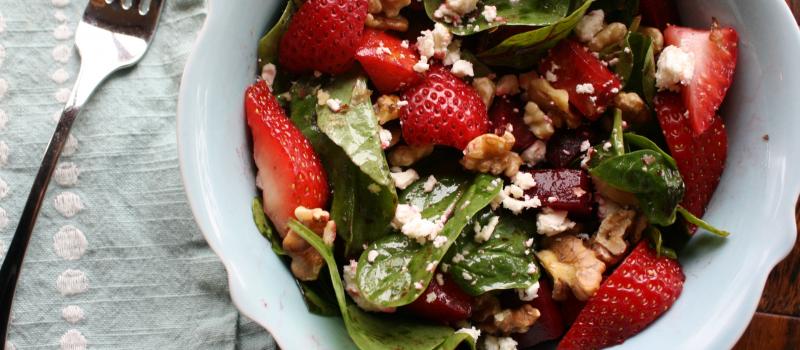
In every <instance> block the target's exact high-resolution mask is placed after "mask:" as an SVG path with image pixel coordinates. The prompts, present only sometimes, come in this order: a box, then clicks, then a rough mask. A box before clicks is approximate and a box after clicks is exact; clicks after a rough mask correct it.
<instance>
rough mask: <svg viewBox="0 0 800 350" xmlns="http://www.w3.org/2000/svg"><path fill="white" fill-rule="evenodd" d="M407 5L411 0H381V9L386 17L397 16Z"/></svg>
mask: <svg viewBox="0 0 800 350" xmlns="http://www.w3.org/2000/svg"><path fill="white" fill-rule="evenodd" d="M408 5H411V0H381V8H382V10H381V11H382V12H383V14H384V15H386V17H397V16H398V15H399V14H400V10H402V9H403V8H404V7H406V6H408Z"/></svg>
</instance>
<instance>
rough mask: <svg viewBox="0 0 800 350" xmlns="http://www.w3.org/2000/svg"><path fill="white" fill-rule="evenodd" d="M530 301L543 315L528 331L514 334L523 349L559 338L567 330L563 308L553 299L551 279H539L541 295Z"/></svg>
mask: <svg viewBox="0 0 800 350" xmlns="http://www.w3.org/2000/svg"><path fill="white" fill-rule="evenodd" d="M530 303H531V306H533V307H535V308H536V309H538V310H539V313H540V314H541V316H539V319H538V320H536V323H534V324H533V326H531V328H530V329H529V330H528V331H527V332H526V333H523V334H515V335H514V339H515V340H516V341H517V343H518V346H519V348H521V349H525V348H529V347H531V346H534V345H536V344H539V343H541V342H545V341H548V340H553V339H558V338H559V337H561V335H563V334H564V330H565V329H564V319H563V317H562V316H561V310H559V308H558V304H556V302H555V301H554V300H553V288H552V287H550V281H548V280H546V279H544V278H543V279H541V280H539V296H538V297H536V299H533V301H531V302H530Z"/></svg>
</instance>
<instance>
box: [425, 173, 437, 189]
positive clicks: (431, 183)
mask: <svg viewBox="0 0 800 350" xmlns="http://www.w3.org/2000/svg"><path fill="white" fill-rule="evenodd" d="M437 183H438V181H437V180H436V177H434V176H433V175H430V176H428V179H427V180H425V183H424V184H422V190H423V191H425V193H430V192H431V191H433V188H434V187H436V184H437Z"/></svg>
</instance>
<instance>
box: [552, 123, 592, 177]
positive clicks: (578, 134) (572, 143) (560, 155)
mask: <svg viewBox="0 0 800 350" xmlns="http://www.w3.org/2000/svg"><path fill="white" fill-rule="evenodd" d="M594 139H595V137H593V135H592V133H591V132H590V131H589V129H586V128H580V129H574V130H563V131H562V130H559V131H558V132H556V133H555V135H553V137H552V138H550V141H548V142H547V153H546V155H545V158H546V159H547V162H548V163H550V165H552V166H553V167H555V168H568V167H570V166H571V165H573V164H576V163H577V161H576V160H577V159H578V158H579V157H580V156H581V154H583V153H584V152H585V150H584V151H581V145H583V144H584V142H587V143H586V144H585V145H584V146H589V145H591V144H593V143H594V142H595V140H594Z"/></svg>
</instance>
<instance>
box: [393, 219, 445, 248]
mask: <svg viewBox="0 0 800 350" xmlns="http://www.w3.org/2000/svg"><path fill="white" fill-rule="evenodd" d="M442 228H443V225H442V224H440V223H438V222H433V221H431V220H428V219H422V218H419V219H415V220H412V221H410V222H407V223H406V224H405V225H403V228H401V229H400V232H402V233H403V234H404V235H406V236H407V237H408V238H413V239H414V240H416V241H417V242H418V243H420V244H424V243H425V242H427V241H428V240H429V239H435V238H436V236H438V235H439V232H442Z"/></svg>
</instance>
